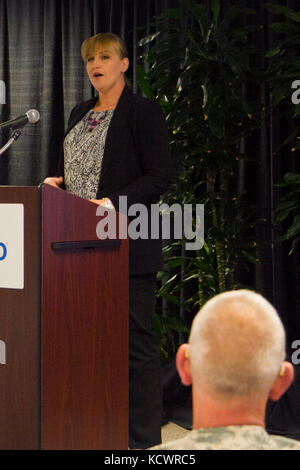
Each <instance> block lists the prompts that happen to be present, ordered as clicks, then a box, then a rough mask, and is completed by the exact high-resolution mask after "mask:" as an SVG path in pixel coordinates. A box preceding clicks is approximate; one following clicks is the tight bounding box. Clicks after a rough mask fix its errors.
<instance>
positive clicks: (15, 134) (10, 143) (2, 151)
mask: <svg viewBox="0 0 300 470" xmlns="http://www.w3.org/2000/svg"><path fill="white" fill-rule="evenodd" d="M20 135H21V131H15V132H14V133H13V135H12V136H11V137H10V139H9V140H8V141H7V142H6V144H5V145H3V147H2V148H1V149H0V155H2V153H4V152H5V151H6V150H7V149H8V148H9V147H10V146H11V145H12V144H13V143H14V142H15V141H16V140H18V138H19V137H20Z"/></svg>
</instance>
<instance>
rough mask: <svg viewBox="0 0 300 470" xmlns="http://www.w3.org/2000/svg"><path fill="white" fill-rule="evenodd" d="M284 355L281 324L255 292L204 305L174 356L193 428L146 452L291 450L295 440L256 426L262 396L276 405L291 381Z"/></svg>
mask: <svg viewBox="0 0 300 470" xmlns="http://www.w3.org/2000/svg"><path fill="white" fill-rule="evenodd" d="M284 358H285V332H284V328H283V325H282V323H281V320H280V318H279V316H278V314H277V312H276V310H275V309H274V308H273V307H272V305H271V304H270V303H269V302H268V301H267V300H266V299H264V298H263V297H262V296H261V295H259V294H256V293H254V292H251V291H248V290H237V291H232V292H225V293H222V294H219V295H217V296H216V297H214V298H213V299H211V300H209V301H208V302H207V303H206V304H205V305H204V307H203V308H202V309H201V310H200V311H199V312H198V314H197V315H196V317H195V319H194V321H193V325H192V329H191V333H190V338H189V343H188V344H183V345H181V346H180V348H179V350H178V352H177V357H176V365H177V370H178V372H179V375H180V377H181V380H182V382H183V384H185V385H190V384H192V390H193V430H192V431H190V432H189V433H188V434H187V435H186V436H185V437H184V438H182V439H179V440H177V441H173V442H167V443H166V444H162V445H160V446H156V447H153V449H165V450H168V449H178V450H180V449H183V450H186V449H191V450H196V449H199V450H200V449H211V450H219V449H235V450H238V449H240V450H242V449H245V450H246V449H247V450H248V449H249V450H250V449H253V450H259V449H278V450H280V449H282V450H287V449H298V450H299V449H300V442H299V441H295V440H292V439H287V438H285V437H279V436H271V435H269V434H268V433H267V432H266V431H265V429H264V426H265V408H266V403H267V400H268V398H270V399H271V400H278V399H279V398H280V396H281V395H282V394H283V393H284V392H285V391H286V390H287V389H288V388H289V386H290V384H291V383H292V381H293V376H294V371H293V366H292V364H290V363H289V362H285V361H284Z"/></svg>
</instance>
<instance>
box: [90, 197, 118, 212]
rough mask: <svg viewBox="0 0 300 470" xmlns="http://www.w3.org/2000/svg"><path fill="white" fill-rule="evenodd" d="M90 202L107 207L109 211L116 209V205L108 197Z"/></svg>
mask: <svg viewBox="0 0 300 470" xmlns="http://www.w3.org/2000/svg"><path fill="white" fill-rule="evenodd" d="M89 201H90V202H94V203H95V204H98V206H103V207H106V208H107V209H114V205H113V203H112V202H111V200H110V199H109V198H108V197H103V198H102V199H89Z"/></svg>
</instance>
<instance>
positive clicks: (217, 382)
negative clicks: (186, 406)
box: [189, 290, 285, 399]
mask: <svg viewBox="0 0 300 470" xmlns="http://www.w3.org/2000/svg"><path fill="white" fill-rule="evenodd" d="M189 343H190V347H189V350H190V361H191V373H192V377H193V383H194V384H195V385H198V386H201V387H202V388H203V389H205V390H207V391H208V392H209V393H211V394H213V395H214V396H215V397H219V398H220V399H226V397H233V396H235V397H241V398H242V397H247V396H253V397H254V396H256V395H261V394H267V393H268V391H269V389H270V387H271V386H272V383H273V382H274V380H275V379H276V376H277V375H278V373H279V371H280V367H281V364H282V361H283V360H284V357H285V333H284V328H283V325H282V323H281V320H280V318H279V316H278V314H277V312H276V310H275V309H274V307H273V306H272V305H271V304H270V303H269V302H268V301H267V300H266V299H264V298H263V297H262V296H261V295H259V294H256V293H254V292H252V291H248V290H237V291H231V292H225V293H222V294H219V295H217V296H215V297H214V298H213V299H211V300H209V301H208V302H207V303H206V304H205V305H204V306H203V308H202V309H201V310H200V311H199V313H198V314H197V315H196V317H195V319H194V321H193V325H192V329H191V334H190V339H189Z"/></svg>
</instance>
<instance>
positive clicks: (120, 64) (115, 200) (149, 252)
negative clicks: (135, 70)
mask: <svg viewBox="0 0 300 470" xmlns="http://www.w3.org/2000/svg"><path fill="white" fill-rule="evenodd" d="M81 53H82V58H83V60H84V62H85V63H86V70H87V73H88V76H89V79H90V82H91V84H92V85H93V86H94V88H95V89H96V90H97V92H98V94H97V96H96V97H95V98H92V99H90V100H88V101H86V102H84V103H81V104H79V105H77V106H76V107H75V108H74V109H73V110H72V112H71V115H70V119H69V123H68V129H67V132H66V135H65V139H64V152H63V158H61V161H60V163H59V171H58V173H57V174H58V175H59V177H55V178H46V180H45V183H48V184H52V185H54V186H57V187H59V186H60V185H62V184H63V185H64V188H65V189H66V190H67V191H69V192H71V193H73V194H75V195H77V196H80V197H82V198H85V199H88V200H90V201H92V202H94V203H95V204H99V205H103V206H105V207H108V208H115V209H116V210H119V206H118V204H119V196H126V197H127V206H128V207H130V205H131V204H134V203H142V204H144V205H145V206H146V207H147V208H149V210H150V207H151V204H155V203H157V202H158V199H159V196H160V195H161V194H162V193H163V192H164V191H165V190H166V189H167V188H168V186H169V184H170V181H171V179H170V178H171V159H170V154H169V149H168V137H167V129H166V124H165V120H164V116H163V114H162V112H161V109H160V107H159V105H158V104H157V103H156V102H154V101H150V100H148V99H146V98H144V97H142V96H139V95H136V94H134V93H133V92H132V91H131V89H130V88H129V87H128V86H127V85H126V79H125V72H126V70H127V69H128V66H129V60H128V57H127V56H128V54H127V48H126V45H125V44H124V42H123V41H122V39H121V38H119V37H118V36H116V35H114V34H112V33H103V34H102V33H100V34H96V35H95V36H92V37H91V38H88V39H86V40H85V41H84V42H83V44H82V47H81ZM161 264H162V250H161V241H160V240H157V239H156V240H154V239H153V240H151V239H150V237H149V239H137V240H130V255H129V289H130V291H129V369H130V370H129V384H130V385H129V388H130V389H129V447H130V448H139V449H142V448H147V447H150V446H153V445H155V444H159V443H160V442H161V434H160V428H161V420H162V391H161V382H160V363H159V355H158V348H157V345H156V342H155V338H154V336H153V332H152V315H153V311H154V307H155V295H154V291H155V285H156V273H157V271H158V270H159V269H160V268H161Z"/></svg>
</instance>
